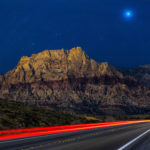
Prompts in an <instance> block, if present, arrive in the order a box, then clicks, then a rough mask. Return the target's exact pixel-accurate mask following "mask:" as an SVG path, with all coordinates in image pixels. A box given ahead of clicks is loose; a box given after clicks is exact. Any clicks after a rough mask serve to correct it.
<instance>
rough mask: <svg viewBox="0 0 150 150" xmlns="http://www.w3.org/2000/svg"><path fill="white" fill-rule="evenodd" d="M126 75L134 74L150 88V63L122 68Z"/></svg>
mask: <svg viewBox="0 0 150 150" xmlns="http://www.w3.org/2000/svg"><path fill="white" fill-rule="evenodd" d="M122 72H123V74H124V75H130V76H134V77H135V79H136V80H138V81H139V82H140V83H141V84H142V85H144V86H146V87H148V88H150V65H143V66H139V67H136V68H132V69H122Z"/></svg>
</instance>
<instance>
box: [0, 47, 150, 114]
mask: <svg viewBox="0 0 150 150" xmlns="http://www.w3.org/2000/svg"><path fill="white" fill-rule="evenodd" d="M0 97H1V98H7V99H14V100H17V101H21V102H24V103H26V104H33V105H38V106H42V107H46V108H47V107H49V108H54V109H55V110H59V111H65V112H71V113H72V112H74V113H77V114H96V115H102V114H118V113H120V114H141V113H142V114H143V113H150V90H149V89H148V88H147V87H145V86H143V85H142V84H141V83H140V82H139V81H137V79H136V78H135V77H134V76H131V75H130V76H128V75H124V74H123V73H122V72H120V71H119V70H118V69H116V68H115V67H113V66H111V65H109V64H108V63H106V62H103V63H98V62H96V61H94V60H93V59H91V58H90V57H89V56H87V55H86V53H85V52H84V51H83V50H82V48H80V47H76V48H72V49H71V50H64V49H61V50H45V51H43V52H41V53H38V54H33V55H32V56H31V57H27V56H23V57H22V58H21V59H20V61H19V63H18V65H17V66H16V67H15V68H14V69H13V70H11V71H9V72H8V73H6V74H4V75H3V76H1V77H0Z"/></svg>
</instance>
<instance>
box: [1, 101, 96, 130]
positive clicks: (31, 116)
mask: <svg viewBox="0 0 150 150" xmlns="http://www.w3.org/2000/svg"><path fill="white" fill-rule="evenodd" d="M97 121H98V120H97V119H86V118H85V117H83V116H76V115H71V114H68V113H62V112H56V111H55V110H52V109H43V108H39V107H36V106H27V105H25V104H23V103H21V102H15V101H11V100H6V99H5V100H4V99H3V100H2V99H1V100H0V130H6V129H19V128H33V127H43V126H54V125H66V124H79V123H90V122H97Z"/></svg>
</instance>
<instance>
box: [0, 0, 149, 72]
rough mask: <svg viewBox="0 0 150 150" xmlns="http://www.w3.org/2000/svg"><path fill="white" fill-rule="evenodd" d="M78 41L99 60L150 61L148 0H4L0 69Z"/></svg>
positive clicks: (0, 22) (124, 63) (118, 63)
mask: <svg viewBox="0 0 150 150" xmlns="http://www.w3.org/2000/svg"><path fill="white" fill-rule="evenodd" d="M75 46H81V47H83V49H84V50H85V51H86V53H87V54H88V55H89V56H90V57H91V58H93V59H95V60H96V61H98V62H103V61H107V62H109V63H110V64H112V65H115V66H123V67H134V66H138V65H142V64H150V0H0V73H5V72H7V71H8V70H10V69H13V68H14V67H15V66H16V65H17V63H18V61H19V59H20V57H21V56H25V55H26V56H31V54H33V53H38V52H40V51H42V50H44V49H60V48H65V49H70V48H72V47H75Z"/></svg>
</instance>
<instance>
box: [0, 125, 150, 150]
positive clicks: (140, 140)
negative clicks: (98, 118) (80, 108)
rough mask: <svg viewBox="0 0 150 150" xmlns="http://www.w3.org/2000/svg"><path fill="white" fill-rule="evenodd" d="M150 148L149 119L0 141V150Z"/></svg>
mask: <svg viewBox="0 0 150 150" xmlns="http://www.w3.org/2000/svg"><path fill="white" fill-rule="evenodd" d="M130 149H131V150H150V122H143V123H135V124H128V125H118V126H112V127H103V128H97V129H90V130H81V131H73V132H67V133H57V134H50V135H42V136H36V137H28V138H21V139H13V140H5V141H0V150H130Z"/></svg>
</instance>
